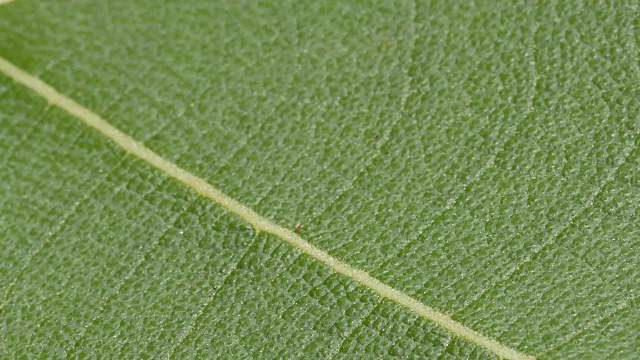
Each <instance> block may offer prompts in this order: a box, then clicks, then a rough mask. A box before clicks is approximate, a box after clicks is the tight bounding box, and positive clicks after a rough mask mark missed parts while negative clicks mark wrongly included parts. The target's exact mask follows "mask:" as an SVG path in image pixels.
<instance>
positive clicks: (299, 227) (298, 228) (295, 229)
mask: <svg viewBox="0 0 640 360" xmlns="http://www.w3.org/2000/svg"><path fill="white" fill-rule="evenodd" d="M300 229H302V225H301V224H300V223H299V222H297V223H296V226H295V227H294V228H293V231H295V232H298V231H300Z"/></svg>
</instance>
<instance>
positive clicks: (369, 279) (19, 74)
mask: <svg viewBox="0 0 640 360" xmlns="http://www.w3.org/2000/svg"><path fill="white" fill-rule="evenodd" d="M0 1H1V0H0ZM0 72H2V73H4V74H6V75H7V76H9V77H10V78H12V79H13V80H14V81H16V82H18V83H20V84H22V85H24V86H26V87H28V88H29V89H31V90H33V91H34V92H36V93H37V94H39V95H40V96H42V97H43V98H45V99H46V100H47V101H48V102H49V103H50V104H51V105H55V106H58V107H59V108H61V109H63V110H65V111H66V112H68V113H69V114H71V115H74V116H75V117H77V118H78V119H80V120H82V121H83V122H84V123H86V124H87V125H89V126H91V127H93V128H95V129H96V130H98V131H99V132H101V133H102V134H103V135H105V136H107V137H108V138H110V139H111V140H113V141H114V142H115V143H117V144H118V145H119V146H120V147H121V148H122V149H124V150H125V151H127V152H128V153H130V154H132V155H135V156H137V157H139V158H140V159H142V160H144V161H146V162H148V163H149V164H151V165H153V166H154V167H156V168H157V169H159V170H160V171H162V172H164V173H166V174H167V175H169V176H171V177H173V178H175V179H177V180H179V181H181V182H183V183H185V184H186V185H187V186H189V187H191V188H192V189H193V190H195V191H196V192H198V193H199V194H200V195H202V196H205V197H207V198H209V199H211V200H213V201H215V202H217V203H218V204H220V205H222V206H224V207H225V208H226V209H227V210H228V211H230V212H232V213H234V214H236V215H237V216H238V217H240V218H241V219H242V220H244V221H246V222H247V223H249V224H250V225H252V226H253V227H254V228H255V229H256V231H262V232H266V233H270V234H273V235H275V236H278V237H279V238H281V239H282V240H284V241H286V242H287V243H289V244H291V245H293V246H294V247H296V248H297V249H299V250H300V251H302V252H303V253H305V254H307V255H309V256H311V257H312V258H314V259H316V260H318V261H320V262H322V263H324V264H325V265H327V266H329V267H330V268H331V269H332V270H334V271H335V272H337V273H340V274H342V275H344V276H348V277H350V278H352V279H354V280H355V281H357V282H359V283H361V284H363V285H364V286H366V287H368V288H370V289H371V290H373V291H374V292H376V293H377V294H378V295H379V296H381V297H383V298H387V299H389V300H392V301H394V302H396V303H398V304H400V305H402V306H404V307H406V308H408V309H410V310H411V311H413V312H415V313H416V314H419V315H420V316H422V317H424V318H426V319H429V320H431V321H433V322H435V323H436V324H438V325H440V326H442V327H443V328H445V329H447V330H448V331H450V332H451V333H452V334H454V335H455V336H458V337H461V338H464V339H466V340H468V341H469V342H472V343H474V344H477V345H480V346H482V347H483V348H485V349H487V350H489V351H491V352H493V353H494V354H496V355H498V356H499V357H502V358H506V359H534V357H532V356H530V355H527V354H524V353H521V352H519V351H517V350H515V349H512V348H510V347H508V346H506V345H504V344H502V343H500V342H498V341H496V340H494V339H492V338H489V337H487V336H484V335H482V334H480V333H478V332H476V331H474V330H472V329H471V328H468V327H466V326H464V325H463V324H461V323H459V322H457V321H455V320H453V319H452V318H451V317H449V316H447V315H446V314H443V313H440V312H438V311H436V310H434V309H432V308H430V307H429V306H427V305H425V304H423V303H421V302H419V301H418V300H416V299H414V298H412V297H411V296H409V295H407V294H405V293H404V292H402V291H400V290H398V289H395V288H393V287H391V286H389V285H387V284H385V283H383V282H381V281H380V280H378V279H376V278H374V277H373V276H371V275H369V274H368V273H366V272H364V271H362V270H359V269H357V268H355V267H353V266H351V265H349V264H347V263H344V262H342V261H340V260H338V259H336V258H334V257H333V256H331V255H329V254H328V253H327V252H325V251H323V250H321V249H319V248H317V247H315V246H314V245H312V244H311V243H309V242H307V241H306V240H304V239H303V238H301V237H300V236H298V234H296V233H295V232H293V231H291V230H289V229H286V228H284V227H282V226H279V225H277V224H275V223H273V222H272V221H270V220H268V219H266V218H264V217H262V216H260V215H259V214H258V213H256V212H255V211H253V210H252V209H250V208H248V207H247V206H245V205H243V204H241V203H240V202H238V201H237V200H235V199H233V198H231V197H229V196H228V195H226V194H224V193H223V192H222V191H220V190H218V189H216V188H215V187H213V186H212V185H211V184H209V183H207V182H206V181H205V180H204V179H202V178H200V177H198V176H196V175H194V174H192V173H190V172H188V171H186V170H184V169H182V168H180V167H178V166H177V165H175V164H174V163H172V162H170V161H169V160H167V159H165V158H163V157H162V156H160V155H158V154H156V153H155V152H153V151H152V150H151V149H149V148H147V147H146V146H145V145H143V144H142V143H140V142H138V141H136V140H135V139H133V138H132V137H130V136H129V135H127V134H125V133H124V132H122V131H120V130H119V129H117V128H116V127H114V126H113V125H111V124H109V123H108V122H107V121H106V120H104V119H102V118H101V117H100V116H99V115H97V114H95V113H94V112H92V111H91V110H89V109H87V108H85V107H83V106H82V105H80V104H78V103H76V102H75V101H73V100H72V99H70V98H68V97H66V96H64V95H62V94H60V93H59V92H58V91H56V90H55V89H54V88H53V87H51V86H49V85H48V84H46V83H45V82H43V81H42V80H40V79H38V78H36V77H34V76H32V75H31V74H29V73H27V72H25V71H24V70H22V69H20V68H18V67H17V66H15V65H13V64H12V63H10V62H9V61H7V60H5V59H4V58H2V57H0Z"/></svg>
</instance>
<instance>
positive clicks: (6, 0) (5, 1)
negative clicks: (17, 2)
mask: <svg viewBox="0 0 640 360" xmlns="http://www.w3.org/2000/svg"><path fill="white" fill-rule="evenodd" d="M12 1H14V0H0V5H4V4H8V3H10V2H12Z"/></svg>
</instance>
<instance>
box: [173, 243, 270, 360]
mask: <svg viewBox="0 0 640 360" xmlns="http://www.w3.org/2000/svg"><path fill="white" fill-rule="evenodd" d="M259 236H260V234H259V233H258V232H256V234H255V235H254V236H253V240H251V242H250V243H249V244H247V246H246V247H245V248H244V250H242V254H240V257H239V258H238V260H237V261H235V262H234V263H233V264H232V265H231V266H230V267H229V268H228V269H229V270H228V271H227V274H226V275H225V276H224V277H223V278H222V280H221V281H220V282H219V285H218V286H217V287H216V288H215V289H214V290H213V291H212V292H211V294H210V295H209V296H208V297H207V299H206V300H205V302H204V303H203V304H202V305H201V306H200V308H199V309H198V311H196V313H195V315H194V316H193V318H192V319H191V321H190V322H189V325H187V327H186V328H185V329H184V331H183V332H182V333H181V334H180V335H179V336H178V339H177V340H176V341H175V342H174V343H173V345H172V346H171V348H170V349H169V351H168V352H167V355H166V356H163V357H164V358H166V359H167V360H169V359H171V357H172V356H173V354H174V353H175V351H176V350H177V349H178V347H179V346H180V345H182V344H183V343H184V341H185V340H186V339H187V337H188V336H189V335H191V333H192V332H193V330H194V329H195V328H196V326H197V324H198V320H199V319H200V318H202V316H203V315H204V312H205V311H206V310H207V308H208V307H209V305H211V303H212V302H213V299H215V297H216V296H217V295H218V293H219V292H220V291H221V289H222V287H223V286H224V285H225V284H226V283H227V280H228V279H230V278H231V276H232V275H234V273H235V272H236V269H237V268H238V265H240V263H241V262H242V261H243V260H244V259H245V258H246V257H247V255H249V253H250V250H251V248H252V247H253V246H254V245H255V244H256V242H257V241H258V237H259Z"/></svg>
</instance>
